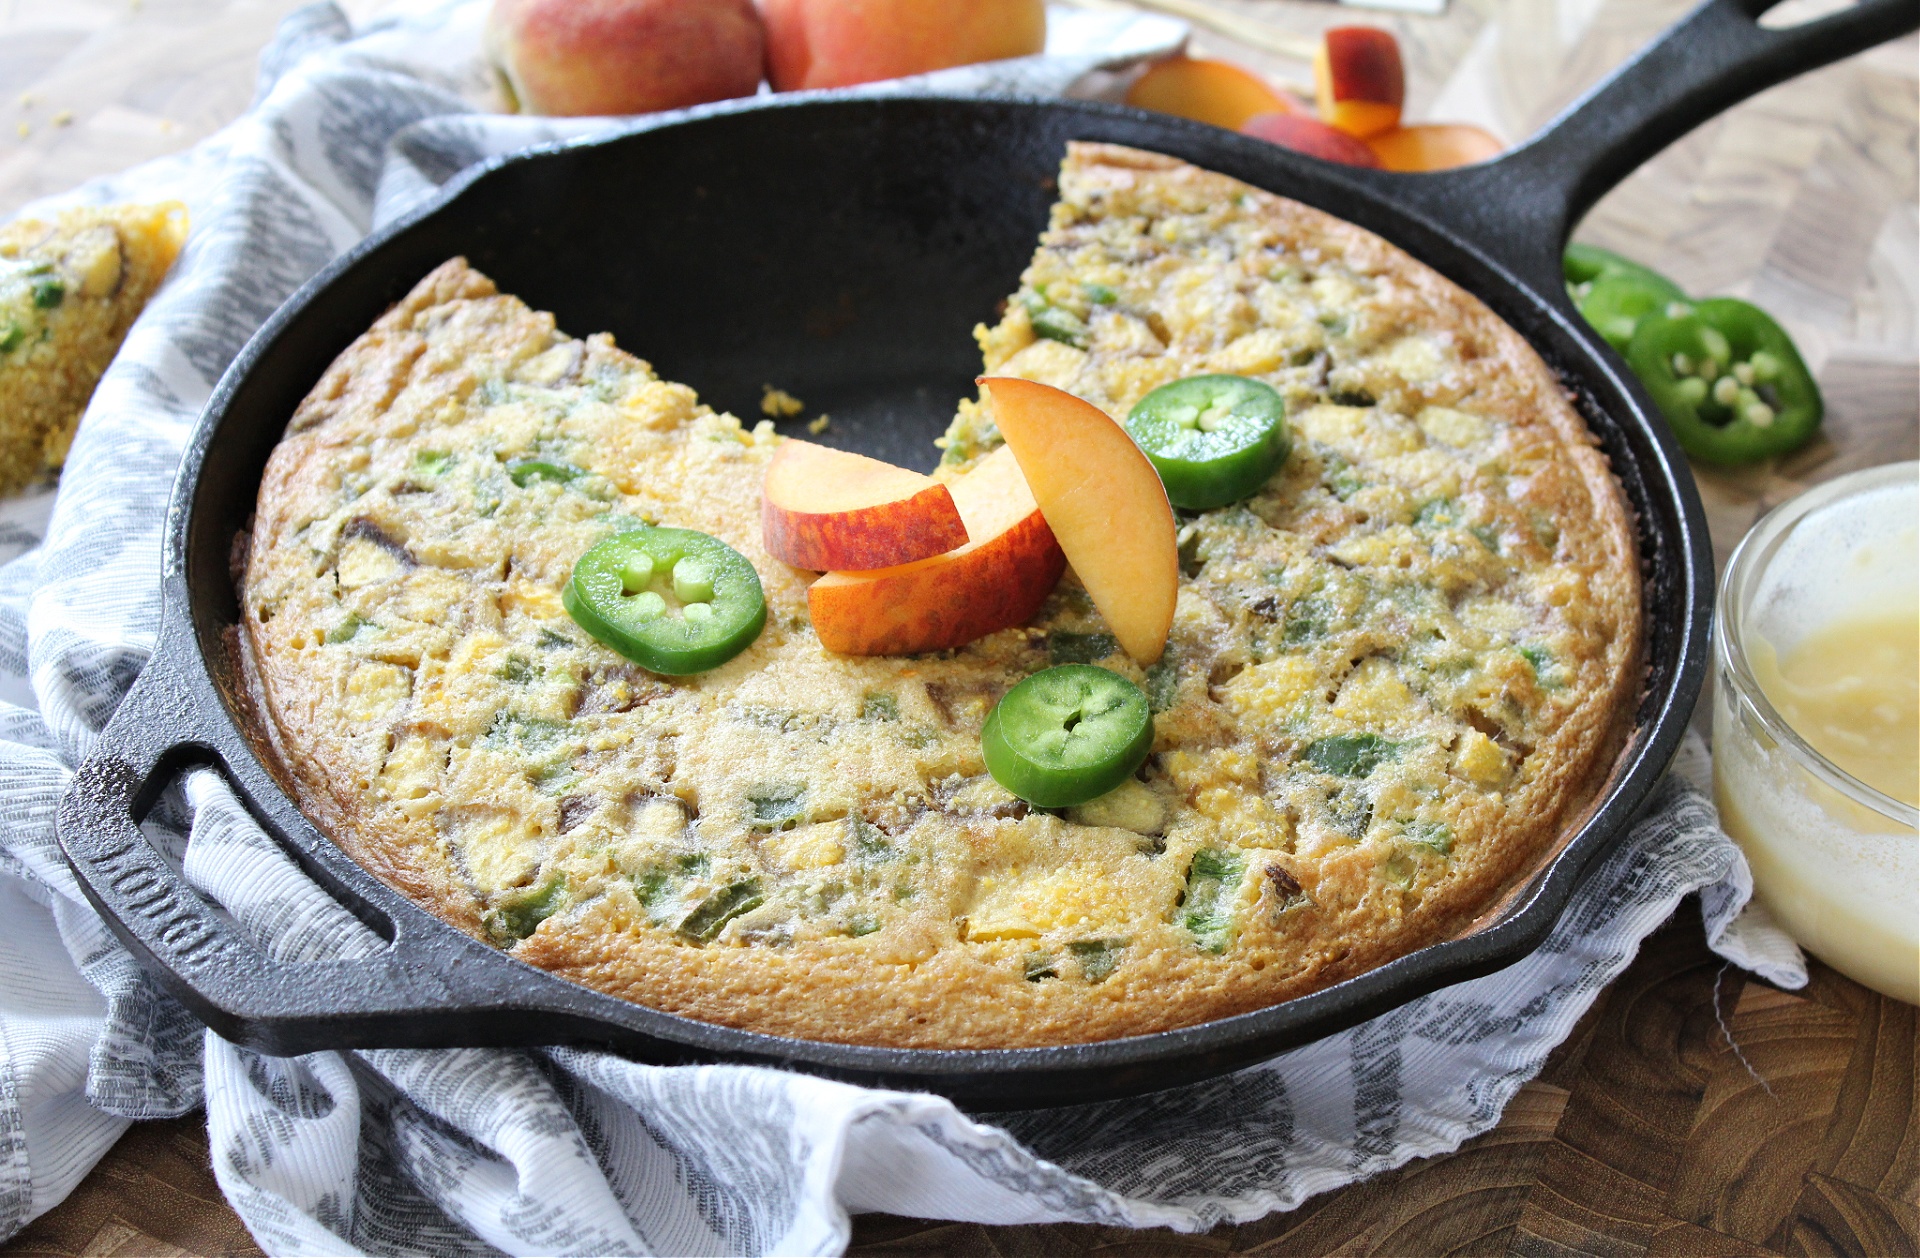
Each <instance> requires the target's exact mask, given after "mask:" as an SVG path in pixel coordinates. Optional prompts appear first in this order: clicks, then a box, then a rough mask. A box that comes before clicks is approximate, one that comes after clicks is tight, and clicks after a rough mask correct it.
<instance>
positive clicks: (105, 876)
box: [59, 630, 490, 1055]
mask: <svg viewBox="0 0 1920 1258" xmlns="http://www.w3.org/2000/svg"><path fill="white" fill-rule="evenodd" d="M181 632H183V633H184V632H190V631H184V630H183V631H181ZM189 651H190V645H189V646H188V647H187V648H186V649H181V648H180V645H179V644H178V643H177V642H176V643H175V644H173V646H172V647H171V648H170V647H169V645H168V643H167V638H166V636H165V635H164V634H163V638H162V644H161V646H160V648H159V649H157V650H156V651H155V654H154V656H153V658H152V659H151V660H150V662H149V663H148V666H147V667H146V668H145V669H144V670H143V671H142V672H141V674H140V677H139V679H138V680H137V681H136V682H135V683H134V686H133V689H132V690H131V691H130V692H129V693H128V694H127V697H126V698H125V699H124V700H122V701H121V704H120V707H119V709H118V710H117V711H116V712H115V713H114V715H113V719H112V720H111V721H109V722H108V723H107V727H106V729H105V730H104V731H102V732H101V735H100V738H99V741H98V743H97V744H96V746H95V750H94V752H93V754H92V755H90V756H89V757H88V758H87V760H86V762H85V763H84V764H82V765H81V766H80V768H79V770H78V771H77V772H76V773H75V774H74V777H73V782H72V784H71V785H70V786H69V787H68V790H67V793H66V795H65V796H64V797H63V798H62V799H61V802H60V811H59V840H60V846H61V849H62V851H63V852H64V853H65V855H66V858H67V863H68V864H69V866H71V867H72V869H73V872H74V875H75V877H76V878H77V879H78V880H79V883H80V887H81V890H82V891H83V892H84V893H85V894H86V897H87V899H88V900H89V901H90V902H91V903H92V904H93V907H94V908H95V910H97V911H98V912H99V913H100V915H101V917H102V918H103V919H105V921H106V923H107V925H108V926H109V927H110V928H111V929H112V930H113V933H114V934H115V935H116V936H117V937H118V938H119V940H120V942H121V943H123V944H124V945H126V947H127V948H128V950H129V951H131V952H132V953H133V954H134V956H135V957H136V958H138V959H139V960H140V962H141V963H142V964H143V965H144V966H145V967H146V969H147V970H148V971H149V972H150V973H152V974H153V975H154V976H155V977H156V978H157V979H159V981H160V983H161V985H162V986H163V987H165V988H166V989H167V991H168V992H169V993H170V994H172V995H173V996H174V997H175V998H176V999H178V1000H179V1001H180V1002H181V1003H182V1004H183V1005H185V1006H186V1007H187V1008H188V1009H190V1010H192V1011H193V1013H194V1014H195V1015H196V1016H198V1017H199V1018H200V1019H201V1020H202V1021H203V1022H205V1023H206V1024H207V1025H208V1026H210V1027H212V1028H213V1029H214V1031H216V1032H217V1033H219V1034H220V1035H221V1036H223V1037H225V1038H226V1039H229V1040H232V1041H233V1042H235V1043H239V1044H245V1045H247V1046H249V1047H254V1048H259V1049H263V1050H265V1051H268V1052H272V1053H276V1054H280V1055H291V1054H297V1053H303V1052H309V1051H313V1050H314V1049H317V1048H323V1047H324V1048H339V1047H347V1046H350V1045H352V1044H353V1043H354V1042H355V1041H358V1042H360V1043H369V1042H376V1041H377V1042H387V1043H396V1042H406V1040H407V1039H408V1038H410V1037H409V1036H407V1034H406V1033H405V1026H404V1023H405V1021H406V1020H407V1019H408V1018H410V1017H415V1016H417V1014H418V1012H419V1011H420V1010H423V1009H431V1008H434V1007H436V1006H449V1005H465V1006H467V1007H471V1006H472V1005H473V1004H474V1003H476V1002H477V1001H484V1000H485V999H486V997H487V995H489V994H490V993H484V992H476V991H467V990H460V989H463V988H464V987H465V986H466V985H467V984H466V983H465V982H463V970H472V969H474V968H476V967H460V966H457V965H456V966H452V967H448V968H447V969H446V970H444V971H443V972H442V973H441V974H435V973H433V972H432V971H433V970H434V969H435V968H437V967H433V966H425V967H423V966H420V965H418V964H403V963H402V961H401V959H400V950H398V949H394V948H387V949H384V950H382V951H381V952H379V953H376V954H374V955H372V956H369V957H364V958H359V959H354V960H339V961H316V962H311V963H306V964H290V963H286V962H282V961H277V960H274V959H273V958H271V957H269V956H268V955H267V954H266V953H265V952H263V951H262V950H261V949H260V948H259V947H257V946H256V945H255V944H254V942H253V941H252V940H251V939H249V938H248V937H247V936H246V935H245V934H244V933H242V931H241V930H240V928H239V927H238V926H237V925H236V924H235V923H234V921H233V920H232V919H231V918H230V917H228V916H227V914H226V913H224V912H223V911H222V910H220V909H219V908H217V907H216V906H215V905H213V904H212V903H211V902H209V901H208V900H207V899H206V898H205V897H203V896H202V895H200V893H199V892H198V891H196V890H195V889H194V888H193V887H192V885H191V884H189V883H188V882H187V881H186V879H185V877H184V876H183V875H182V873H181V872H180V870H179V869H178V868H177V867H176V866H175V865H174V864H173V862H172V861H171V860H170V859H169V858H167V857H166V856H164V855H162V853H161V852H160V851H159V850H158V849H157V848H156V847H155V846H154V845H153V844H152V843H151V842H149V841H148V839H147V837H146V836H145V835H144V834H142V833H141V831H140V828H139V822H140V820H141V818H142V817H143V816H144V814H145V812H146V810H147V808H148V807H149V806H150V805H151V803H152V801H153V798H154V797H155V795H156V794H157V793H158V792H159V791H160V790H161V789H163V788H164V787H165V786H166V785H167V783H168V781H169V780H170V779H171V777H172V775H173V774H174V773H175V772H176V771H178V770H179V769H181V768H184V767H187V766H190V765H194V764H219V765H220V766H221V767H222V769H223V770H226V766H225V765H224V763H223V762H222V758H221V757H220V756H219V754H218V752H217V751H216V750H215V749H214V748H212V747H210V746H208V745H207V744H206V743H205V742H204V741H203V740H202V739H200V738H199V737H198V736H197V735H196V734H195V732H194V730H193V725H192V721H193V718H192V716H191V714H192V713H193V712H195V711H196V710H198V709H199V707H200V703H199V700H200V699H201V698H202V696H199V695H197V694H196V693H195V692H194V687H193V686H192V683H191V681H190V680H187V679H183V678H182V677H181V676H180V675H179V674H178V672H177V671H175V669H174V668H173V667H172V666H170V664H169V661H170V660H175V661H177V660H180V659H183V658H191V657H190V655H189ZM226 771H227V775H228V778H229V780H230V781H231V780H232V774H231V771H230V770H226ZM475 946H477V947H478V946H484V945H478V944H476V945H475Z"/></svg>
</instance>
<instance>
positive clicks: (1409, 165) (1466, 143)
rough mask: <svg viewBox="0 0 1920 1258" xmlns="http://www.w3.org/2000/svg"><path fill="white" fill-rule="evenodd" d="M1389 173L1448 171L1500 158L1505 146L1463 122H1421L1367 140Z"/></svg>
mask: <svg viewBox="0 0 1920 1258" xmlns="http://www.w3.org/2000/svg"><path fill="white" fill-rule="evenodd" d="M1367 147H1368V148H1370V149H1372V150H1373V155H1374V156H1375V157H1377V158H1379V159H1380V164H1381V165H1382V166H1385V167H1386V168H1387V169H1388V170H1408V171H1420V170H1451V169H1452V168H1453V167H1455V166H1471V165H1473V164H1474V163H1475V162H1485V161H1491V160H1493V159H1494V158H1496V157H1498V156H1500V154H1501V153H1502V152H1503V151H1504V150H1505V149H1506V145H1504V144H1502V143H1500V140H1499V137H1497V136H1495V135H1494V134H1493V133H1492V132H1489V131H1484V130H1482V129H1481V128H1479V127H1476V126H1472V125H1470V124H1468V123H1464V122H1423V123H1417V124H1415V125H1414V126H1411V127H1394V128H1393V129H1392V130H1389V131H1382V132H1381V133H1380V134H1379V135H1373V136H1368V137H1367Z"/></svg>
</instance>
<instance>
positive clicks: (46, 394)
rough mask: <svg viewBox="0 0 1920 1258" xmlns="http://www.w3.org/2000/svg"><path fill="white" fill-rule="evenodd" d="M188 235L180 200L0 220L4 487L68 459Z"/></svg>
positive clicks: (0, 470)
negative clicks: (103, 381) (101, 385)
mask: <svg viewBox="0 0 1920 1258" xmlns="http://www.w3.org/2000/svg"><path fill="white" fill-rule="evenodd" d="M186 238H187V211H186V207H185V206H183V205H181V204H180V203H179V202H177V201H169V202H165V203H163V204H160V205H109V206H88V207H85V208H81V209H75V210H67V211H65V212H63V213H61V214H60V215H59V216H57V217H56V218H54V219H53V220H52V221H51V222H47V221H44V220H39V219H22V220H19V221H17V222H12V223H7V224H5V225H4V226H0V493H12V492H14V491H16V490H18V489H21V488H24V487H25V486H27V485H29V484H31V483H32V482H33V481H35V480H37V479H38V478H39V477H40V476H41V475H42V474H43V473H44V472H47V471H49V470H57V469H58V468H59V467H60V465H61V464H62V463H64V462H65V461H66V457H67V447H68V446H69V445H70V444H72V442H73V430H74V428H75V427H76V426H77V425H78V424H79V422H80V414H81V412H82V411H84V410H86V407H87V399H89V398H91V397H92V396H93V386H94V385H95V384H97V383H98V382H99V380H100V375H101V373H102V372H104V371H105V370H106V369H107V364H108V363H109V362H111V361H112V360H113V356H114V354H116V353H117V352H119V349H120V342H121V341H122V340H124V339H125V338H126V335H127V329H129V328H131V327H132V326H133V321H134V320H135V319H136V318H138V317H139V315H140V311H141V310H142V309H143V308H144V307H145V306H146V304H147V299H148V298H149V297H151V296H153V293H154V290H155V289H157V288H159V287H160V281H161V280H163V279H165V278H166V275H167V271H168V269H169V268H171V267H172V266H173V260H174V258H175V257H177V256H178V255H179V253H180V246H181V244H182V243H183V242H185V240H186Z"/></svg>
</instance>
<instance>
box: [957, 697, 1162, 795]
mask: <svg viewBox="0 0 1920 1258" xmlns="http://www.w3.org/2000/svg"><path fill="white" fill-rule="evenodd" d="M980 747H981V752H982V754H983V756H984V757H985V759H986V762H987V772H989V773H991V774H992V775H993V780H994V781H996V782H998V783H1000V785H1002V786H1004V787H1006V788H1007V789H1008V790H1010V791H1012V792H1013V793H1014V794H1015V795H1018V796H1019V797H1020V798H1021V799H1024V800H1026V801H1027V802H1028V803H1030V804H1036V805H1038V806H1039V807H1041V808H1070V807H1072V806H1074V805H1075V804H1084V803H1086V802H1087V801H1088V800H1090V799H1097V798H1099V797H1100V796H1102V795H1105V794H1106V793H1107V792H1108V791H1110V790H1112V789H1113V788H1114V787H1116V786H1118V785H1120V784H1121V783H1122V782H1124V781H1126V780H1127V779H1128V778H1129V777H1131V776H1132V775H1133V771H1134V770H1135V769H1137V768H1139V767H1140V762H1141V761H1143V760H1145V759H1146V758H1147V753H1148V752H1149V751H1151V750H1152V749H1153V713H1152V712H1151V711H1150V710H1149V709H1148V705H1147V696H1146V695H1145V694H1143V693H1142V692H1141V690H1140V687H1138V686H1136V685H1134V684H1133V683H1132V682H1130V681H1128V680H1127V679H1126V678H1124V677H1122V676H1120V675H1119V674H1118V673H1113V672H1109V671H1107V670H1106V669H1104V668H1095V667H1094V666H1093V665H1091V664H1062V665H1060V666H1059V667H1057V668H1048V669H1043V670H1042V671H1040V672H1037V673H1035V674H1033V675H1032V676H1031V677H1028V678H1027V679H1026V680H1025V681H1022V682H1021V683H1020V684H1019V685H1017V686H1015V687H1014V688H1013V689H1012V690H1009V691H1007V693H1006V695H1005V697H1004V698H1002V699H1001V700H1000V702H999V704H998V705H996V706H995V707H994V709H993V711H992V712H991V713H989V714H988V715H987V723H986V727H985V728H984V729H983V730H982V731H981V735H980Z"/></svg>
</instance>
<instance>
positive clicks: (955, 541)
mask: <svg viewBox="0 0 1920 1258" xmlns="http://www.w3.org/2000/svg"><path fill="white" fill-rule="evenodd" d="M760 533H761V538H762V540H763V541H764V542H765V543H766V547H767V553H768V554H770V555H772V556H773V557H774V558H775V559H779V560H781V561H783V562H785V563H790V564H792V565H793V566H794V567H796V568H811V569H813V570H814V571H815V572H828V571H851V572H860V571H865V570H867V569H870V568H891V567H895V566H897V565H899V564H903V563H912V562H914V561H915V560H917V559H928V558H931V557H932V556H934V555H938V554H943V553H944V552H946V551H949V550H952V549H954V548H955V547H958V546H964V545H966V544H967V536H968V534H967V526H966V524H965V522H964V521H962V519H961V518H960V512H959V510H958V509H957V508H956V507H955V506H954V502H953V494H952V492H951V491H950V490H949V489H948V488H947V487H946V486H945V485H942V484H940V483H939V482H938V481H936V480H934V479H933V478H932V477H930V476H922V475H920V473H918V472H909V471H908V470H907V469H906V468H904V467H895V466H894V465H893V464H891V463H882V462H881V461H880V460H879V459H870V458H868V457H867V456H866V455H864V454H852V453H849V452H848V451H845V450H834V449H830V448H828V447H827V446H822V445H815V444H814V443H813V442H811V441H797V440H793V439H791V438H789V439H788V440H787V441H785V442H783V443H781V446H780V449H779V450H777V451H775V453H774V456H773V462H772V463H771V464H769V465H768V467H767V479H766V482H765V484H764V485H763V486H762V487H761V491H760Z"/></svg>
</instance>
